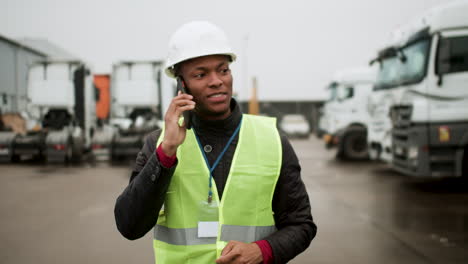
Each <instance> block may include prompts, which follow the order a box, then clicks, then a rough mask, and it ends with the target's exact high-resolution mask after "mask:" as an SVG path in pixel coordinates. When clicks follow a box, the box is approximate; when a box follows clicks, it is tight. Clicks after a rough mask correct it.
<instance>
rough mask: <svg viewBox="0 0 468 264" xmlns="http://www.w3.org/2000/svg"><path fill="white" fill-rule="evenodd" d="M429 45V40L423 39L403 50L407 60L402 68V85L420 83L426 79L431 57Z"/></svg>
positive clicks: (402, 64)
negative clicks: (429, 56)
mask: <svg viewBox="0 0 468 264" xmlns="http://www.w3.org/2000/svg"><path fill="white" fill-rule="evenodd" d="M429 43H430V40H429V39H423V40H420V41H417V42H415V43H412V44H410V45H408V46H406V47H404V48H403V49H402V50H401V52H402V54H403V55H404V56H405V57H406V60H405V61H404V62H403V63H401V66H400V67H401V68H400V77H399V78H400V81H399V82H400V84H408V83H418V82H420V81H421V80H422V79H423V78H424V76H425V75H426V65H427V58H428V55H429Z"/></svg>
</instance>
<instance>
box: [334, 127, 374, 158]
mask: <svg viewBox="0 0 468 264" xmlns="http://www.w3.org/2000/svg"><path fill="white" fill-rule="evenodd" d="M339 156H341V157H342V158H345V159H349V160H365V159H368V158H369V149H368V147H367V134H366V132H365V131H364V130H360V129H352V130H350V131H349V132H347V133H346V134H345V135H344V137H343V142H342V148H341V155H339Z"/></svg>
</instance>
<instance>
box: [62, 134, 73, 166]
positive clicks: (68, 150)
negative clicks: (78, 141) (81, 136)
mask: <svg viewBox="0 0 468 264" xmlns="http://www.w3.org/2000/svg"><path fill="white" fill-rule="evenodd" d="M72 156H73V143H72V142H71V141H70V140H69V141H68V142H67V144H66V150H65V158H64V162H65V163H70V162H71V161H72Z"/></svg>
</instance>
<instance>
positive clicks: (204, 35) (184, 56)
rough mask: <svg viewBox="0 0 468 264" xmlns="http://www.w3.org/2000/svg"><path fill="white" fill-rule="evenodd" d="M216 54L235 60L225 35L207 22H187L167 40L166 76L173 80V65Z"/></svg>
mask: <svg viewBox="0 0 468 264" xmlns="http://www.w3.org/2000/svg"><path fill="white" fill-rule="evenodd" d="M217 54H220V55H227V56H230V57H231V61H235V60H236V54H234V53H233V52H232V49H231V47H230V46H229V43H228V39H227V37H226V34H225V33H224V32H223V31H222V30H221V29H220V28H219V27H217V26H215V25H213V24H212V23H210V22H207V21H192V22H189V23H187V24H184V25H182V26H181V27H180V28H179V29H178V30H177V31H176V32H175V33H174V34H173V35H172V36H171V39H170V40H169V54H168V56H167V60H166V67H165V71H166V74H167V75H168V76H169V77H172V78H175V77H176V76H175V75H174V74H175V73H174V65H176V64H177V63H180V62H182V61H186V60H189V59H193V58H197V57H201V56H207V55H217Z"/></svg>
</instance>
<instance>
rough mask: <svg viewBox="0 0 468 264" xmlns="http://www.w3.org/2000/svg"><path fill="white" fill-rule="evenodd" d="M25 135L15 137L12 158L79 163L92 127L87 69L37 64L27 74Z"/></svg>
mask: <svg viewBox="0 0 468 264" xmlns="http://www.w3.org/2000/svg"><path fill="white" fill-rule="evenodd" d="M27 82H28V85H27V89H28V105H27V115H28V116H27V117H26V120H27V133H26V134H25V135H17V136H16V138H15V140H14V142H13V146H12V158H13V159H14V160H18V159H19V158H20V157H21V156H23V155H32V156H43V157H45V158H46V159H47V161H67V160H71V159H76V160H79V159H81V156H82V155H83V153H84V152H85V151H86V150H87V149H89V147H90V143H91V134H92V133H93V130H94V127H95V124H96V115H95V105H94V103H95V101H94V92H93V90H92V89H93V87H92V83H91V76H90V72H89V69H88V68H87V67H86V66H85V65H84V64H83V62H81V61H52V60H47V61H41V62H39V63H35V64H33V65H32V66H30V68H29V71H28V81H27Z"/></svg>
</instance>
